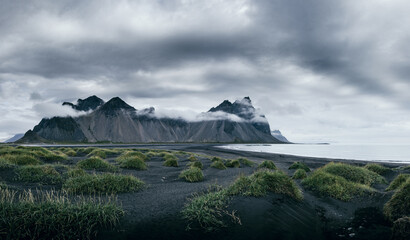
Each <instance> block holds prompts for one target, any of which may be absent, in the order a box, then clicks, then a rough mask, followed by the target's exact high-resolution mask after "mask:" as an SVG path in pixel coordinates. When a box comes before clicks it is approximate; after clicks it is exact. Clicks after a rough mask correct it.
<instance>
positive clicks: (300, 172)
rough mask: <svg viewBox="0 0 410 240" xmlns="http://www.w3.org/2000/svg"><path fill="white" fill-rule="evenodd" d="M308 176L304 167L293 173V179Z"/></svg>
mask: <svg viewBox="0 0 410 240" xmlns="http://www.w3.org/2000/svg"><path fill="white" fill-rule="evenodd" d="M306 177H307V174H306V171H305V170H304V169H301V168H299V169H297V170H296V171H295V173H294V174H293V176H292V178H293V179H305V178H306Z"/></svg>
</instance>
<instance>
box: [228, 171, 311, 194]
mask: <svg viewBox="0 0 410 240" xmlns="http://www.w3.org/2000/svg"><path fill="white" fill-rule="evenodd" d="M228 192H229V194H231V195H238V194H239V195H244V196H254V197H261V196H265V195H266V194H267V193H268V192H272V193H278V194H284V195H287V196H290V197H292V198H294V199H296V200H302V199H303V195H302V191H301V190H300V189H299V188H298V187H297V185H296V183H295V182H294V181H293V180H292V179H291V178H290V177H289V176H287V175H286V174H285V173H284V172H282V171H274V172H272V171H270V170H267V169H262V170H259V171H257V172H255V173H254V174H252V175H250V176H248V177H246V176H243V175H242V176H240V177H239V178H238V179H237V180H236V181H235V182H234V184H233V185H232V186H230V187H229V189H228Z"/></svg>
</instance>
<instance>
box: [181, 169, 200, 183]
mask: <svg viewBox="0 0 410 240" xmlns="http://www.w3.org/2000/svg"><path fill="white" fill-rule="evenodd" d="M179 178H183V179H184V180H185V181H187V182H200V181H202V180H203V179H204V174H203V173H202V171H201V169H200V168H197V167H190V168H188V169H185V170H184V171H182V172H181V174H179Z"/></svg>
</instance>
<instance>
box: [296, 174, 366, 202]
mask: <svg viewBox="0 0 410 240" xmlns="http://www.w3.org/2000/svg"><path fill="white" fill-rule="evenodd" d="M302 184H303V186H304V187H306V188H307V189H310V190H312V191H315V192H317V193H319V194H321V195H323V196H330V197H333V198H336V199H339V200H342V201H349V200H350V199H351V198H352V197H353V196H355V195H357V194H360V193H362V192H364V191H368V190H370V188H369V187H368V186H366V185H363V184H359V183H354V182H351V181H348V180H346V179H345V178H343V177H341V176H337V175H333V174H330V173H328V172H326V171H324V170H323V168H322V169H318V170H316V171H315V172H313V174H311V175H310V176H309V177H307V178H305V179H304V180H303V181H302Z"/></svg>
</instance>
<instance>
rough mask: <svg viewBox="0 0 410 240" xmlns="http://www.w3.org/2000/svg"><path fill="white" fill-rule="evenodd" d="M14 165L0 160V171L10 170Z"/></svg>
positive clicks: (2, 159)
mask: <svg viewBox="0 0 410 240" xmlns="http://www.w3.org/2000/svg"><path fill="white" fill-rule="evenodd" d="M14 166H15V165H14V164H11V163H10V162H9V161H7V160H6V159H4V158H0V170H1V169H11V168H13V167H14Z"/></svg>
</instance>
